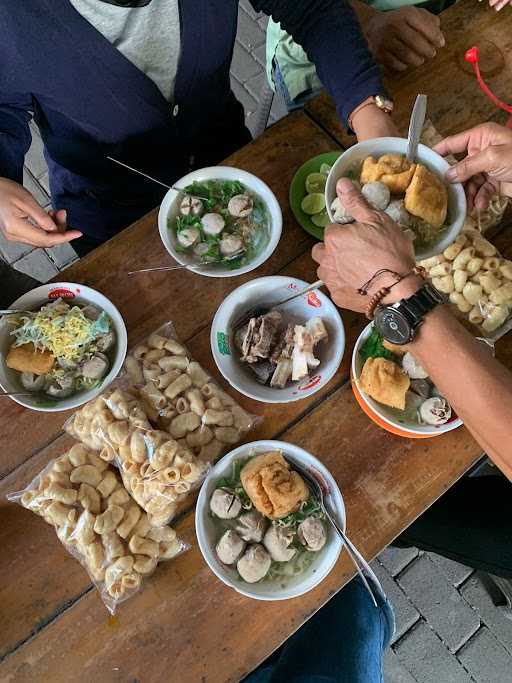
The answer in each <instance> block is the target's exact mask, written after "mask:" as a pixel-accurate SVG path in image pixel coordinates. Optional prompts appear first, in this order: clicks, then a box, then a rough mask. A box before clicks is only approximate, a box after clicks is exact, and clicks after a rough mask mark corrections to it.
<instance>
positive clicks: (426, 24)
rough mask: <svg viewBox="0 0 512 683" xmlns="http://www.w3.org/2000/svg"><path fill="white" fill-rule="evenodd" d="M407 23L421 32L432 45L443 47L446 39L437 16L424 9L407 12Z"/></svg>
mask: <svg viewBox="0 0 512 683" xmlns="http://www.w3.org/2000/svg"><path fill="white" fill-rule="evenodd" d="M407 23H408V24H409V26H411V27H412V28H413V29H415V30H416V31H418V33H421V34H422V35H423V36H424V38H426V39H427V40H428V42H429V43H431V44H432V45H434V47H444V46H445V44H446V40H445V38H444V35H443V32H442V31H441V22H440V20H439V17H437V16H436V15H435V14H432V13H431V12H428V11H427V10H424V9H417V8H416V11H415V12H408V14H407Z"/></svg>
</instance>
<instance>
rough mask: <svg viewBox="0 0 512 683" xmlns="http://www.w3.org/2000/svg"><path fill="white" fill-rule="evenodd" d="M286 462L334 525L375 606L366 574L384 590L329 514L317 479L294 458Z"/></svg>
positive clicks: (374, 599) (375, 602)
mask: <svg viewBox="0 0 512 683" xmlns="http://www.w3.org/2000/svg"><path fill="white" fill-rule="evenodd" d="M286 460H287V462H288V463H289V464H290V466H291V469H292V470H295V471H296V472H297V473H298V474H300V476H301V477H302V478H303V479H304V481H305V482H306V484H307V485H308V488H309V490H310V492H311V494H312V496H313V497H314V498H316V500H317V501H318V503H319V504H320V507H321V508H322V512H323V513H324V514H325V516H326V518H327V520H328V521H329V522H330V524H331V526H332V527H334V529H335V531H336V533H337V534H338V536H339V537H340V538H341V540H342V541H343V542H344V544H345V548H346V549H347V553H348V555H349V557H350V559H351V560H352V562H353V563H354V566H355V568H356V569H357V573H358V574H359V576H360V577H361V580H362V582H363V584H364V586H365V588H366V590H367V591H368V593H369V594H370V596H371V599H372V602H373V604H374V605H375V607H377V606H378V603H377V600H376V597H375V593H374V591H373V590H372V589H371V588H370V584H369V583H368V579H367V576H368V577H369V578H370V579H371V581H372V582H373V583H374V584H375V585H376V586H378V588H379V589H380V591H381V593H382V594H384V591H383V590H382V587H381V585H380V582H379V580H378V579H377V577H376V576H375V573H374V572H373V570H372V568H371V567H370V565H369V564H368V562H367V561H366V560H365V559H364V557H363V556H362V555H361V553H360V552H359V550H358V549H357V548H356V546H355V545H354V544H353V543H352V541H351V540H350V539H349V537H348V536H347V534H346V533H345V532H344V531H343V529H342V528H341V526H340V525H339V524H338V522H337V520H336V518H335V516H334V515H333V514H331V512H330V511H329V510H328V509H327V506H326V505H325V500H324V492H323V489H322V486H321V484H320V482H319V481H318V479H317V478H316V477H315V476H313V475H312V474H311V472H310V471H309V470H307V469H306V468H305V467H303V466H302V465H299V464H298V463H297V462H295V460H291V459H289V458H286Z"/></svg>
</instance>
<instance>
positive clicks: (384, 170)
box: [361, 154, 416, 195]
mask: <svg viewBox="0 0 512 683" xmlns="http://www.w3.org/2000/svg"><path fill="white" fill-rule="evenodd" d="M415 168H416V164H412V163H411V162H410V161H407V159H406V158H405V157H403V156H401V155H400V154H384V155H383V156H381V157H380V159H379V160H378V161H377V159H375V157H367V158H366V159H365V160H364V162H363V166H362V168H361V183H362V184H363V185H365V184H366V183H371V182H374V181H376V180H378V181H380V182H381V183H384V185H387V187H388V188H389V191H390V192H391V194H398V195H400V194H404V192H405V191H406V190H407V188H408V187H409V184H410V182H411V180H412V177H413V175H414V171H415Z"/></svg>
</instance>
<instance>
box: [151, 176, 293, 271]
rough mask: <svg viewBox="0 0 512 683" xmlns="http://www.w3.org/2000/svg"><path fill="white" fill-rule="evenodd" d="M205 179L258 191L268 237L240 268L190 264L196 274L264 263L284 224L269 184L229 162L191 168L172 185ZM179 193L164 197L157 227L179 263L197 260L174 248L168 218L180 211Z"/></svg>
mask: <svg viewBox="0 0 512 683" xmlns="http://www.w3.org/2000/svg"><path fill="white" fill-rule="evenodd" d="M205 180H238V181H239V182H241V183H242V185H244V186H245V187H246V188H247V189H248V190H250V191H251V192H253V193H254V194H255V195H257V196H258V197H259V198H260V199H261V200H262V201H263V202H264V204H265V205H266V207H267V211H268V215H269V220H270V226H269V233H270V236H269V241H268V244H267V246H266V247H265V248H264V249H263V250H262V252H261V253H260V254H259V256H257V257H256V258H255V259H253V260H252V261H251V262H250V263H247V264H245V265H244V266H242V267H241V268H236V269H234V270H230V269H229V268H225V267H223V266H222V264H212V265H210V266H201V267H199V268H191V270H193V271H194V272H195V273H198V274H199V275H206V277H235V276H236V275H242V274H243V273H249V272H250V271H251V270H254V269H255V268H258V267H259V266H261V264H262V263H265V261H266V260H267V259H269V258H270V257H271V256H272V254H273V253H274V251H275V248H276V247H277V245H278V242H279V239H280V237H281V230H282V226H283V217H282V213H281V207H280V206H279V203H278V201H277V199H276V197H275V195H274V193H273V192H272V190H271V189H270V187H269V186H268V185H267V184H266V183H264V182H263V180H260V179H259V178H257V177H256V176H255V175H253V174H252V173H248V172H247V171H242V170H240V169H238V168H231V167H230V166H210V167H207V168H201V169H199V170H197V171H193V172H192V173H189V174H188V175H186V176H184V177H183V178H180V180H178V181H177V182H176V183H174V185H175V187H178V188H185V187H187V185H190V184H191V183H193V182H204V181H205ZM181 196H182V194H181V193H180V192H177V191H176V190H169V191H168V192H167V194H166V195H165V197H164V198H163V201H162V204H161V206H160V211H159V212H158V230H159V232H160V238H161V240H162V242H163V245H164V247H165V248H166V249H167V251H168V252H169V254H170V255H171V256H172V257H173V259H174V260H175V261H177V262H178V263H181V264H182V265H194V264H197V258H194V257H193V256H192V255H190V254H183V253H180V252H178V251H176V245H177V241H176V235H175V234H174V231H173V230H171V229H170V228H169V220H174V219H175V218H176V216H177V215H178V213H179V201H178V200H179V199H180V198H181Z"/></svg>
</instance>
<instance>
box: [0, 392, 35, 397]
mask: <svg viewBox="0 0 512 683" xmlns="http://www.w3.org/2000/svg"><path fill="white" fill-rule="evenodd" d="M33 395H34V393H33V392H30V391H0V398H2V397H3V396H33Z"/></svg>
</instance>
